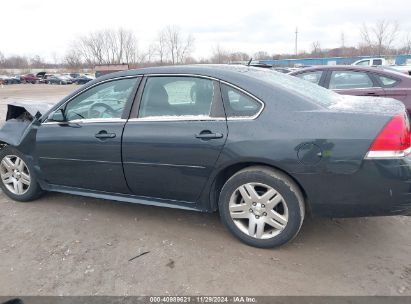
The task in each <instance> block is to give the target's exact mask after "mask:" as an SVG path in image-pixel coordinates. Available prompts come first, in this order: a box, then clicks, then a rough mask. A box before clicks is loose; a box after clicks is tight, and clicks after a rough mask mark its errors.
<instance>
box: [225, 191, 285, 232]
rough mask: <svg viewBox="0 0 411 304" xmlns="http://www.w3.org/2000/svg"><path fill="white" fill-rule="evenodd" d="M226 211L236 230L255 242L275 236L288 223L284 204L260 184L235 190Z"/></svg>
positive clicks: (279, 196)
mask: <svg viewBox="0 0 411 304" xmlns="http://www.w3.org/2000/svg"><path fill="white" fill-rule="evenodd" d="M229 210H230V216H231V219H232V220H233V222H234V224H235V225H236V226H237V228H238V229H240V230H241V231H242V232H243V233H245V234H246V235H248V236H251V237H253V238H256V239H270V238H273V237H275V236H277V235H278V234H280V233H281V232H282V231H283V230H284V228H285V227H286V225H287V222H288V208H287V203H286V201H285V200H284V198H283V197H282V196H281V195H280V193H278V192H277V191H276V190H275V189H274V188H272V187H270V186H268V185H265V184H262V183H247V184H244V185H241V186H240V187H238V188H237V189H236V190H235V191H234V192H233V194H232V195H231V198H230V202H229Z"/></svg>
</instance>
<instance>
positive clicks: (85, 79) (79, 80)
mask: <svg viewBox="0 0 411 304" xmlns="http://www.w3.org/2000/svg"><path fill="white" fill-rule="evenodd" d="M93 79H94V78H92V77H90V76H86V75H82V76H79V77H77V78H75V79H74V82H73V83H75V84H86V83H87V82H90V81H92V80H93Z"/></svg>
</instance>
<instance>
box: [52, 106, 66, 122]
mask: <svg viewBox="0 0 411 304" xmlns="http://www.w3.org/2000/svg"><path fill="white" fill-rule="evenodd" d="M48 120H49V121H55V122H65V121H66V116H65V115H64V110H63V109H58V110H57V111H55V112H53V113H51V114H50V115H49V117H48Z"/></svg>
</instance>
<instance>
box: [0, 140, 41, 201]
mask: <svg viewBox="0 0 411 304" xmlns="http://www.w3.org/2000/svg"><path fill="white" fill-rule="evenodd" d="M0 181H1V182H0V187H1V189H2V190H3V192H4V193H5V194H7V196H9V197H10V198H12V199H14V200H16V201H21V202H27V201H31V200H34V199H36V198H38V197H39V196H40V195H41V194H42V192H43V191H42V190H41V188H40V186H39V184H38V182H37V178H36V176H35V174H34V170H33V168H32V167H31V166H30V165H29V162H28V161H27V159H26V157H25V156H24V155H23V154H22V153H20V152H19V151H17V150H16V149H14V148H11V147H5V148H3V149H2V150H1V151H0Z"/></svg>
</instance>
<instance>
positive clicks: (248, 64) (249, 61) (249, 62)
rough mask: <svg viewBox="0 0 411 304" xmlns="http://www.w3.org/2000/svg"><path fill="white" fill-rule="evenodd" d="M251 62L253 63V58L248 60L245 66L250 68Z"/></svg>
mask: <svg viewBox="0 0 411 304" xmlns="http://www.w3.org/2000/svg"><path fill="white" fill-rule="evenodd" d="M251 61H253V58H250V60H248V63H247V66H250V64H251Z"/></svg>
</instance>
